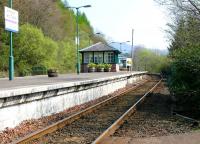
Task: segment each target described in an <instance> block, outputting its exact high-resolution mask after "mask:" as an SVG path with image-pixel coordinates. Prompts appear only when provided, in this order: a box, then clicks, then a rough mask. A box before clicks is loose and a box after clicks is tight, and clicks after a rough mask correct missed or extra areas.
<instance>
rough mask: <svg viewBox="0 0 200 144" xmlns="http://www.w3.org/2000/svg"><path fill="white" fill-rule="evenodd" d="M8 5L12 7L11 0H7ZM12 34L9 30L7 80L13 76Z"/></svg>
mask: <svg viewBox="0 0 200 144" xmlns="http://www.w3.org/2000/svg"><path fill="white" fill-rule="evenodd" d="M8 5H9V7H10V8H12V0H9V1H8ZM12 36H13V34H12V32H10V56H9V80H13V78H14V57H13V38H12Z"/></svg>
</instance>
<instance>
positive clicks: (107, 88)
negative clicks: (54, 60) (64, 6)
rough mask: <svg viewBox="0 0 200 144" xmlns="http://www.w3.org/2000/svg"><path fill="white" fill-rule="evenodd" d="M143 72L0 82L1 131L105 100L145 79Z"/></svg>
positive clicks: (1, 80) (85, 74)
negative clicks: (121, 89) (91, 102)
mask: <svg viewBox="0 0 200 144" xmlns="http://www.w3.org/2000/svg"><path fill="white" fill-rule="evenodd" d="M145 75H146V72H105V73H103V72H102V73H100V72H99V73H81V74H79V75H77V74H65V75H59V76H58V77H53V78H49V77H48V76H30V77H17V78H15V79H14V80H13V81H9V80H8V79H7V78H2V79H0V115H1V117H0V131H1V130H4V129H5V128H6V127H9V128H13V127H15V126H17V125H18V124H20V123H21V122H22V121H24V120H29V119H38V118H41V117H44V116H49V115H52V114H55V113H59V112H62V111H64V110H66V109H69V108H72V107H75V106H78V105H81V104H84V103H87V102H90V101H93V100H96V99H98V98H101V97H103V96H106V95H108V94H110V93H113V92H114V91H117V90H118V89H120V88H124V87H126V86H127V85H128V84H134V83H137V82H138V81H140V80H142V79H143V78H145Z"/></svg>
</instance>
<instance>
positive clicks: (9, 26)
mask: <svg viewBox="0 0 200 144" xmlns="http://www.w3.org/2000/svg"><path fill="white" fill-rule="evenodd" d="M4 16H5V29H6V30H7V31H11V32H18V31H19V14H18V11H16V10H13V9H11V8H8V7H4Z"/></svg>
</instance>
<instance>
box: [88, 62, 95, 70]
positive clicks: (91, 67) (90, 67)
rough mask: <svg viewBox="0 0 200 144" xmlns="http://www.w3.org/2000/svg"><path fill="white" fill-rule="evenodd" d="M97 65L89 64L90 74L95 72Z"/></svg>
mask: <svg viewBox="0 0 200 144" xmlns="http://www.w3.org/2000/svg"><path fill="white" fill-rule="evenodd" d="M95 69H96V64H95V63H89V64H88V72H95Z"/></svg>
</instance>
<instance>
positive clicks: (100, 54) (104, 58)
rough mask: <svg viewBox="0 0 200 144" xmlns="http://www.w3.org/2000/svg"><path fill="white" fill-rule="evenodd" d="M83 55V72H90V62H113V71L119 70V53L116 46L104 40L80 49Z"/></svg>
mask: <svg viewBox="0 0 200 144" xmlns="http://www.w3.org/2000/svg"><path fill="white" fill-rule="evenodd" d="M79 52H80V53H81V55H82V63H81V72H88V64H89V63H95V64H102V63H103V64H111V65H112V68H111V71H112V72H118V71H119V54H120V53H121V52H120V51H119V50H117V49H116V48H113V47H112V46H109V45H108V44H104V43H102V42H99V43H96V44H94V45H91V46H89V47H87V48H84V49H81V50H80V51H79Z"/></svg>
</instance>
